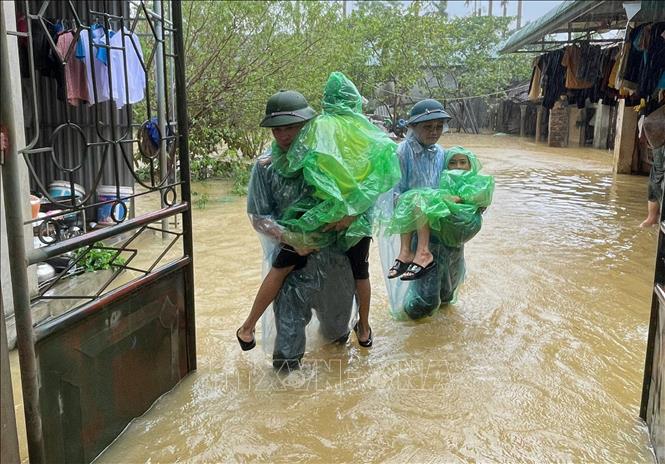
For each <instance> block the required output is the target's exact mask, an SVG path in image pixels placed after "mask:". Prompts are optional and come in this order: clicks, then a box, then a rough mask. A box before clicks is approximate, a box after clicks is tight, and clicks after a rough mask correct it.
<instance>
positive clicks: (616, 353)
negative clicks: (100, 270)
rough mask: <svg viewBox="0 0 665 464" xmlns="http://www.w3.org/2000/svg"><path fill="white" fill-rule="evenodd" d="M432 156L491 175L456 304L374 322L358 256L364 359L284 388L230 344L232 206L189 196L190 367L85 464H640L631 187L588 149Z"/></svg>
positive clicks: (647, 239) (644, 444)
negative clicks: (193, 349)
mask: <svg viewBox="0 0 665 464" xmlns="http://www.w3.org/2000/svg"><path fill="white" fill-rule="evenodd" d="M441 143H442V145H444V146H451V145H455V144H462V145H465V146H466V147H468V148H470V149H472V150H473V151H475V152H476V154H477V155H478V157H479V158H480V160H481V161H482V162H483V164H484V171H485V172H486V173H489V174H493V175H494V176H495V177H496V192H495V197H494V203H493V205H492V206H491V207H490V208H489V209H488V211H487V212H486V213H485V222H484V226H483V230H482V231H481V232H480V233H479V234H478V235H477V236H476V237H475V238H474V239H473V240H472V241H471V242H469V243H468V244H467V247H466V257H467V269H468V275H467V279H466V282H465V283H464V285H463V287H462V289H461V291H460V297H459V302H458V303H457V304H454V305H450V306H447V307H443V308H442V309H441V310H440V311H439V312H438V313H436V314H435V315H434V316H433V317H431V318H428V319H425V320H424V321H421V322H397V321H393V320H391V318H390V317H389V315H388V310H387V297H386V291H385V286H384V282H383V279H382V277H381V272H382V269H381V266H380V262H379V258H378V250H377V248H376V244H373V248H372V254H371V258H370V259H371V272H372V277H371V279H372V286H373V292H374V295H373V300H372V312H371V316H370V317H371V322H372V327H373V330H374V334H375V341H374V347H373V348H371V349H369V350H366V349H362V348H360V347H358V344H357V342H356V340H355V338H354V337H353V336H352V337H351V339H350V342H349V343H348V344H347V346H345V347H340V346H325V347H322V348H320V349H318V350H317V351H315V352H310V353H307V354H306V356H305V365H304V367H303V369H302V370H301V371H299V372H296V373H293V374H291V375H289V376H287V377H279V376H277V375H275V374H274V372H273V370H272V368H271V363H270V357H269V356H268V355H267V354H266V353H265V352H263V351H262V350H261V349H255V350H253V351H250V352H247V353H243V352H241V351H240V348H239V347H238V344H237V342H236V340H235V335H234V332H235V329H236V328H237V326H238V325H239V324H240V323H241V322H242V320H243V319H244V317H245V315H246V312H247V311H248V310H249V307H250V305H251V302H252V299H253V296H254V294H255V292H256V290H257V288H258V285H259V283H260V259H261V253H260V246H259V242H258V239H257V237H256V235H255V234H254V232H253V231H252V229H251V227H250V225H249V222H248V220H247V218H246V214H245V198H242V197H234V196H232V195H230V193H229V185H228V184H227V183H223V182H207V183H205V184H197V185H195V187H194V190H196V191H198V192H199V195H202V194H203V193H206V194H207V195H208V203H207V205H206V207H205V208H203V209H201V208H197V209H195V210H194V239H195V242H194V245H195V268H196V275H195V282H196V326H197V348H198V370H197V371H196V372H195V373H193V374H192V375H190V376H189V377H187V378H186V379H185V380H184V381H182V382H181V383H180V384H179V385H178V386H177V387H176V388H175V389H174V390H173V391H172V392H170V393H168V394H167V395H165V396H164V397H163V398H161V399H160V400H159V401H158V402H157V403H156V404H155V405H154V407H153V408H152V409H151V410H150V411H148V412H147V413H146V414H145V415H144V416H142V417H140V418H138V419H136V420H135V421H134V422H133V423H132V424H131V425H130V426H129V427H128V428H127V429H126V430H125V432H124V433H123V434H122V436H121V437H120V438H119V439H118V440H117V441H116V442H115V443H114V444H113V445H112V446H111V447H109V448H108V449H107V450H106V451H105V453H104V454H102V455H101V456H100V457H99V459H98V460H97V462H98V463H130V462H131V463H134V462H137V463H138V462H151V463H167V462H237V461H240V462H243V461H263V462H287V461H288V462H294V461H307V462H321V463H331V462H395V463H402V462H476V461H483V462H490V461H492V462H496V461H502V462H516V461H519V462H537V463H543V462H554V461H557V462H609V461H611V462H652V461H653V458H652V453H651V450H650V448H649V442H648V438H647V432H646V428H645V426H644V425H643V423H642V422H641V421H640V419H639V418H638V412H639V401H640V395H641V388H642V375H643V366H644V353H645V347H646V337H647V330H648V315H649V309H650V301H651V286H652V281H653V266H654V260H655V247H656V231H655V230H641V229H639V228H638V224H639V223H640V222H641V221H642V220H643V219H644V216H645V214H646V185H647V179H646V177H640V176H621V175H619V176H617V175H613V174H612V154H611V153H610V152H603V151H599V150H591V149H551V148H547V147H545V146H543V145H536V144H534V143H531V142H528V141H524V140H520V139H517V138H513V137H505V136H504V137H501V136H474V137H471V136H459V135H445V136H444V137H443V138H442V139H441ZM259 339H260V337H259ZM146 368H147V366H146ZM17 412H20V409H18V410H17Z"/></svg>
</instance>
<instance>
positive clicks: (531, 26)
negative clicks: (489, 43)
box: [499, 0, 649, 53]
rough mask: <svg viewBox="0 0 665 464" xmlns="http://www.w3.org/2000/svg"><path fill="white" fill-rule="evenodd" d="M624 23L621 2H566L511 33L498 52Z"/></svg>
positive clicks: (605, 29) (607, 0) (507, 51)
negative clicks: (549, 35) (550, 35)
mask: <svg viewBox="0 0 665 464" xmlns="http://www.w3.org/2000/svg"><path fill="white" fill-rule="evenodd" d="M642 3H643V4H644V3H649V2H646V1H643V2H642ZM627 20H628V18H627V17H626V12H625V10H624V7H623V2H622V1H614V0H601V1H589V0H569V1H565V2H563V3H561V4H560V5H558V6H557V7H555V8H553V9H552V10H550V11H549V12H547V13H546V14H545V15H543V16H541V17H540V18H538V19H536V20H535V21H531V22H530V23H528V24H527V25H525V26H524V27H523V28H521V29H519V30H518V31H516V32H515V33H513V35H511V36H510V37H509V38H508V39H507V40H506V41H505V42H504V43H502V44H501V45H499V52H500V53H511V52H515V51H517V50H520V49H521V48H523V47H524V46H526V45H532V44H535V43H537V42H539V41H540V40H542V39H543V38H544V37H545V36H546V35H548V34H554V33H560V32H568V31H570V32H582V31H584V32H586V31H594V32H603V31H608V30H613V29H617V28H622V27H625V25H626V22H627Z"/></svg>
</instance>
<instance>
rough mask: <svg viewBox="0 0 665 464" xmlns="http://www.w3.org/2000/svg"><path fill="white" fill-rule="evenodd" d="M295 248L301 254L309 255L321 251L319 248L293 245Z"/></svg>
mask: <svg viewBox="0 0 665 464" xmlns="http://www.w3.org/2000/svg"><path fill="white" fill-rule="evenodd" d="M293 249H294V250H296V253H298V254H299V255H300V256H307V255H309V254H311V253H314V252H315V251H319V250H318V248H297V247H293Z"/></svg>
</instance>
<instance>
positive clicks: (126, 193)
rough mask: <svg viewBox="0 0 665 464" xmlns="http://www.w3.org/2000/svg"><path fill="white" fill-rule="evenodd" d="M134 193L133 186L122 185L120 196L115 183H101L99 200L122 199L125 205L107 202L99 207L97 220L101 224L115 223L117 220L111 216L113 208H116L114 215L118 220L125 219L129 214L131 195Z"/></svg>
mask: <svg viewBox="0 0 665 464" xmlns="http://www.w3.org/2000/svg"><path fill="white" fill-rule="evenodd" d="M133 194H134V189H133V188H132V187H126V186H121V187H120V198H118V195H117V189H116V186H115V185H100V186H99V187H97V201H98V202H102V201H113V200H122V203H123V205H124V207H123V206H122V205H120V204H118V203H106V204H105V205H100V206H98V207H97V222H98V223H100V224H114V223H115V221H114V220H113V218H112V217H111V210H112V209H113V208H115V211H114V216H115V218H116V219H117V220H118V221H124V220H125V219H126V216H127V214H129V205H130V200H131V198H127V197H131V196H132V195H133Z"/></svg>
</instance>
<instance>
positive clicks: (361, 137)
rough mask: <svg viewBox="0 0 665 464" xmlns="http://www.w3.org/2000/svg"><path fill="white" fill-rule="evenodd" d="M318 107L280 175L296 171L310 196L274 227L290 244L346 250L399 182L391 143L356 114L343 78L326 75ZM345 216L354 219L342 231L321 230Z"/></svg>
mask: <svg viewBox="0 0 665 464" xmlns="http://www.w3.org/2000/svg"><path fill="white" fill-rule="evenodd" d="M322 106H323V113H322V114H321V115H319V116H317V117H316V118H314V119H313V120H311V121H310V122H309V123H308V124H307V125H306V126H305V127H304V128H303V129H302V131H301V132H300V134H299V135H298V137H297V139H296V140H295V141H294V142H293V144H292V145H291V147H290V149H289V151H288V153H287V155H286V162H285V165H284V166H283V167H282V169H283V172H284V173H285V174H286V175H292V173H295V172H298V171H300V170H302V173H303V175H304V178H305V181H306V182H307V184H308V185H309V186H311V187H312V191H313V195H312V196H310V197H305V198H303V199H301V200H300V201H299V202H296V203H294V204H293V205H292V206H291V207H290V208H289V209H287V210H286V211H285V213H284V216H283V217H282V218H281V219H280V224H281V225H283V226H284V227H286V229H287V230H288V231H289V237H290V239H291V241H292V242H294V243H299V244H301V245H306V246H310V247H321V246H328V245H330V244H332V243H337V244H338V245H339V246H341V247H342V248H343V249H348V248H349V247H351V246H353V245H355V244H356V243H358V241H359V240H360V239H361V238H362V237H366V236H370V235H371V234H372V220H371V216H370V213H369V211H370V210H371V207H372V206H373V205H374V204H375V203H376V201H377V199H378V198H379V196H380V195H381V194H382V193H384V192H387V191H388V190H390V189H391V188H392V187H393V186H394V185H395V184H396V183H397V182H398V181H399V179H400V169H399V163H398V160H397V156H396V150H397V144H395V142H393V141H392V140H391V139H390V137H388V135H387V134H386V133H385V132H383V131H382V130H381V129H379V128H378V127H376V126H375V125H374V124H372V123H371V122H370V121H369V119H367V117H365V116H364V115H363V114H362V97H361V95H360V93H359V92H358V89H356V86H355V85H354V84H353V82H351V81H350V80H349V79H348V78H347V77H346V76H345V75H344V74H342V73H340V72H333V73H332V74H331V75H330V77H329V78H328V82H327V83H326V86H325V90H324V94H323V101H322ZM345 216H357V219H356V220H355V221H354V222H353V223H352V224H351V226H350V227H349V228H348V229H346V230H345V231H342V232H328V233H324V232H322V229H323V228H325V226H327V225H328V224H332V223H335V222H337V221H339V220H341V219H342V218H344V217H345Z"/></svg>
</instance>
